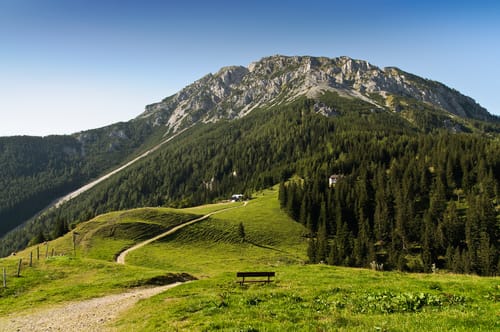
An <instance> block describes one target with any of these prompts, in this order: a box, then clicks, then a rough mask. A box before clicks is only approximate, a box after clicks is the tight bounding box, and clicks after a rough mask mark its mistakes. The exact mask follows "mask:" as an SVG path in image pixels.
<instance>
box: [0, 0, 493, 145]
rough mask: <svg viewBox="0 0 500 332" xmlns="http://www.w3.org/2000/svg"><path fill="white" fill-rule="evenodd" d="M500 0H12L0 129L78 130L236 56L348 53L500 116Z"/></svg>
mask: <svg viewBox="0 0 500 332" xmlns="http://www.w3.org/2000/svg"><path fill="white" fill-rule="evenodd" d="M498 36H500V4H498V2H497V1H482V0H477V1H467V2H466V1H438V0H435V1H425V0H421V1H418V2H417V1H403V0H399V1H396V0H387V1H375V0H371V1H370V0H366V1H337V0H330V1H317V0H310V1H295V0H291V1H277V0H267V1H248V2H237V1H216V0H213V1H189V0H185V1H179V2H178V3H177V2H173V1H148V0H137V1H130V0H0V114H1V121H0V136H7V135H19V134H22V135H48V134H69V133H74V132H77V131H80V130H84V129H91V128H96V127H100V126H104V125H107V124H111V123H114V122H117V121H126V120H129V119H131V118H134V117H135V116H137V115H139V114H140V113H141V112H143V110H144V106H145V105H146V104H149V103H153V102H156V101H159V100H161V99H163V98H164V97H166V96H169V95H172V94H174V93H175V92H177V91H178V90H180V89H182V88H183V87H184V86H186V85H187V84H190V83H192V82H193V81H195V80H197V79H199V78H201V77H202V76H204V75H206V74H207V73H210V72H216V71H217V70H218V69H219V68H220V67H222V66H227V65H244V66H246V65H248V64H249V63H251V62H253V61H256V60H259V59H260V58H262V57H264V56H269V55H273V54H284V55H315V56H327V57H337V56H341V55H347V56H350V57H353V58H357V59H363V60H368V61H369V62H371V63H372V64H374V65H377V66H379V67H384V66H396V67H399V68H401V69H403V70H405V71H408V72H411V73H414V74H417V75H420V76H422V77H425V78H430V79H433V80H437V81H440V82H443V83H445V84H446V85H448V86H450V87H452V88H455V89H457V90H459V91H460V92H462V93H464V94H466V95H469V96H471V97H472V98H474V99H475V100H476V101H477V102H479V103H480V104H481V105H482V106H483V107H486V108H487V109H488V110H489V111H490V112H491V113H494V114H499V115H500V93H499V92H500V91H499V84H498V82H499V79H498V78H500V66H499V64H500V42H499V40H500V39H499V37H498Z"/></svg>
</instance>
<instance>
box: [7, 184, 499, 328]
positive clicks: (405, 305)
mask: <svg viewBox="0 0 500 332" xmlns="http://www.w3.org/2000/svg"><path fill="white" fill-rule="evenodd" d="M277 194H278V193H277V189H273V190H266V191H263V192H261V193H259V194H256V195H254V197H253V199H252V200H250V201H249V202H248V203H247V204H246V205H244V204H243V203H224V204H214V205H208V206H203V207H198V208H189V209H183V210H174V209H163V208H159V209H157V208H147V209H135V210H129V211H122V212H113V213H108V214H105V215H101V216H99V217H97V218H95V219H93V220H91V221H89V222H87V223H83V224H81V225H79V226H78V227H77V228H76V229H75V231H76V232H77V233H78V235H77V237H76V243H77V246H76V257H74V256H73V248H72V239H73V234H72V233H69V234H67V235H66V236H64V237H61V238H59V239H57V240H55V241H51V242H49V243H48V248H49V250H48V252H49V253H50V252H51V248H55V250H56V253H65V255H64V256H55V257H49V258H47V259H46V258H45V252H46V251H45V248H46V246H45V245H42V246H40V256H41V257H40V260H36V259H35V261H34V266H33V267H28V266H27V265H26V262H27V258H28V257H29V253H30V252H36V249H35V247H32V248H28V249H26V250H24V251H22V252H19V253H18V254H17V255H16V256H15V257H9V258H5V259H1V260H0V268H1V267H6V268H7V270H8V271H9V278H8V280H9V282H8V287H7V288H5V289H4V288H1V289H0V315H4V314H8V313H21V312H24V313H27V311H26V310H28V309H29V310H33V309H37V308H42V307H45V306H48V305H53V304H57V303H64V302H66V301H71V300H79V299H85V298H91V297H96V296H101V295H104V294H109V293H116V292H121V291H123V290H125V289H127V288H130V287H135V286H141V285H151V284H156V283H158V282H162V281H168V280H179V279H184V280H185V279H186V278H189V277H187V276H186V275H181V274H180V272H182V273H185V272H187V273H189V274H190V275H192V276H194V277H196V278H198V279H199V280H197V281H194V282H191V283H187V284H184V285H182V286H179V287H177V288H175V289H171V290H169V291H167V292H165V293H162V294H160V295H157V296H155V297H152V298H150V299H148V300H143V301H140V302H139V303H138V305H136V306H135V307H134V308H132V309H131V310H129V311H128V312H126V313H123V314H122V315H121V316H120V317H119V319H118V320H117V321H115V322H113V323H112V325H113V326H111V327H113V328H115V329H117V330H119V331H131V330H134V331H159V330H161V331H176V330H189V331H202V330H203V331H206V330H209V331H210V330H227V331H293V330H300V331H304V330H305V331H308V330H314V331H316V330H320V331H323V330H324V331H328V330H357V331H367V330H368V331H369V330H372V331H373V330H375V331H411V330H415V331H416V330H425V329H427V330H430V331H442V330H457V331H470V330H477V331H480V330H495V329H498V328H499V327H500V325H499V320H498V313H499V312H500V302H499V299H500V280H499V278H479V277H476V276H459V275H452V274H445V273H438V274H432V275H430V274H406V273H405V274H403V273H395V272H376V271H370V270H364V269H352V268H341V267H331V266H325V265H306V264H305V260H306V256H305V253H306V247H307V240H306V238H304V237H303V233H304V232H305V230H304V228H303V227H302V226H301V225H300V224H298V223H296V222H294V221H292V220H291V219H290V218H289V217H288V216H286V214H284V213H283V212H282V211H280V209H279V202H278V199H277ZM216 211H218V213H216V214H214V215H212V216H211V217H210V218H209V219H206V220H204V221H201V222H199V223H196V224H193V225H191V226H188V227H186V228H183V229H182V230H180V231H179V232H177V233H175V235H172V236H170V237H166V238H163V239H162V240H160V241H158V242H155V243H153V244H151V245H148V246H146V247H143V248H141V249H138V250H136V251H133V252H131V253H130V254H129V256H127V265H125V266H123V265H118V264H116V263H114V262H112V260H113V259H114V257H115V256H116V255H117V254H118V253H119V252H120V251H121V250H123V249H124V248H126V247H129V246H131V245H132V244H133V243H136V242H138V241H140V240H142V239H145V238H148V237H151V236H153V235H155V234H157V233H158V232H163V231H164V230H165V229H168V228H170V227H173V226H174V225H176V224H179V223H182V222H185V221H187V220H191V219H193V218H195V217H196V216H198V215H204V214H207V213H210V212H216ZM240 223H241V224H242V225H243V228H244V234H245V236H244V238H243V237H242V233H241V231H240ZM20 257H22V258H23V262H25V263H23V267H22V271H21V275H22V276H21V278H16V277H14V274H15V270H16V267H17V262H18V259H19V258H20ZM240 270H249V271H252V270H272V271H276V281H275V282H273V283H271V284H270V285H260V284H251V285H248V286H247V285H245V286H243V287H242V286H240V285H239V284H238V283H236V276H235V275H236V272H237V271H240Z"/></svg>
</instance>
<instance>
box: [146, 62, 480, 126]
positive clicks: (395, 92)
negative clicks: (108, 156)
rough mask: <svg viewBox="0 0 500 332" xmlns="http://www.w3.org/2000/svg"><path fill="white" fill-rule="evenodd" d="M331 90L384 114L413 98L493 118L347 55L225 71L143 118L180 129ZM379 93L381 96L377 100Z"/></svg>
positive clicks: (465, 101) (470, 103) (453, 94)
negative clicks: (392, 98) (394, 99)
mask: <svg viewBox="0 0 500 332" xmlns="http://www.w3.org/2000/svg"><path fill="white" fill-rule="evenodd" d="M327 90H329V91H335V92H338V93H339V95H341V96H347V97H353V98H359V99H362V100H364V101H366V102H369V103H371V104H373V105H374V109H378V110H380V109H384V108H385V109H389V110H392V111H396V112H398V111H400V110H401V106H400V105H398V104H394V105H392V104H391V102H390V101H389V100H388V97H389V96H391V95H392V96H400V97H404V98H412V99H415V100H417V101H419V102H424V103H427V104H429V105H431V106H432V107H435V108H439V109H442V110H444V111H446V112H449V113H451V114H455V115H458V116H461V117H469V118H475V119H482V120H485V119H488V118H489V117H490V114H489V113H488V112H487V111H486V110H485V109H484V108H482V107H481V106H480V105H478V104H477V103H476V102H475V101H474V100H473V99H471V98H469V97H466V96H464V95H462V94H460V93H459V92H458V91H456V90H453V89H450V88H448V87H446V86H445V85H443V84H441V83H438V82H435V81H431V80H427V79H423V78H420V77H418V76H415V75H412V74H409V73H406V72H404V71H402V70H400V69H398V68H394V67H387V68H384V69H380V68H379V67H376V66H373V65H371V64H370V63H368V62H366V61H362V60H354V59H351V58H349V57H346V56H342V57H338V58H333V59H329V58H325V57H309V56H292V57H288V56H281V55H276V56H271V57H266V58H263V59H261V60H260V61H258V62H254V63H251V64H250V65H249V66H248V68H245V67H241V66H231V67H224V68H222V69H221V70H219V71H218V72H217V73H216V74H208V75H206V76H205V77H203V78H201V79H199V80H198V81H196V82H194V83H193V84H191V85H189V86H187V87H186V88H184V89H182V90H181V91H179V92H178V93H177V94H175V95H173V96H170V97H168V98H166V99H164V100H163V101H161V102H159V103H155V104H151V105H148V106H146V110H145V112H144V113H143V114H141V115H140V116H139V117H142V118H147V119H148V121H150V123H151V125H153V126H158V125H166V126H169V127H170V128H172V129H173V130H174V131H176V130H178V129H181V128H183V127H186V126H189V125H190V124H192V123H196V122H198V121H202V122H215V121H218V120H220V119H233V118H239V117H242V116H245V115H247V114H248V113H250V112H251V111H252V110H254V109H255V108H257V107H262V106H270V105H277V104H279V103H286V102H290V101H293V100H294V99H296V98H298V97H300V96H307V97H309V98H316V97H318V96H319V95H320V94H321V93H322V92H324V91H327ZM375 94H376V95H377V96H380V98H375V99H374V95H375ZM381 100H383V101H385V102H381ZM317 106H318V109H317V112H319V113H321V114H325V115H327V116H331V115H332V114H335V112H334V110H328V109H326V108H325V107H324V106H325V105H323V106H320V105H317Z"/></svg>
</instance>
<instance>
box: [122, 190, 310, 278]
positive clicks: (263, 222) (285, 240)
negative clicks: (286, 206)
mask: <svg viewBox="0 0 500 332" xmlns="http://www.w3.org/2000/svg"><path fill="white" fill-rule="evenodd" d="M233 204H241V203H233ZM186 210H187V211H193V210H191V209H186ZM240 223H242V224H243V226H244V229H245V238H244V239H243V238H241V236H240V234H239V224H240ZM304 231H305V229H304V228H303V227H302V226H301V225H300V224H298V223H296V222H294V221H292V220H291V219H290V218H289V217H288V216H286V215H285V214H284V213H281V211H280V209H279V206H278V200H277V190H266V191H264V192H261V193H260V194H257V195H255V197H254V199H253V200H251V201H249V202H248V204H247V205H246V206H241V207H238V208H235V209H230V210H227V211H222V212H221V213H218V214H215V215H213V216H211V217H210V218H209V219H208V220H206V221H203V222H200V223H197V224H194V225H191V226H189V227H186V228H184V229H182V230H181V231H179V232H177V233H175V234H173V235H171V236H169V237H166V238H163V239H161V240H160V241H158V242H156V243H153V244H151V245H149V246H146V247H143V248H140V249H139V250H136V251H134V252H132V253H130V255H129V256H128V257H127V263H129V264H135V265H140V266H147V267H152V268H163V269H167V270H169V271H179V272H180V271H182V272H188V273H192V274H194V275H195V276H198V277H203V276H216V275H219V274H222V273H225V272H227V271H234V272H235V271H237V270H242V269H253V270H255V269H269V268H274V267H275V266H280V265H284V264H291V263H301V262H304V260H305V259H306V255H305V254H306V247H307V242H306V240H305V239H304V238H303V237H302V234H303V233H304Z"/></svg>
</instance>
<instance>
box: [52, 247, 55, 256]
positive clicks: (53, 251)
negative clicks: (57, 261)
mask: <svg viewBox="0 0 500 332" xmlns="http://www.w3.org/2000/svg"><path fill="white" fill-rule="evenodd" d="M54 254H55V249H54V248H52V255H51V256H52V257H54Z"/></svg>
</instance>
